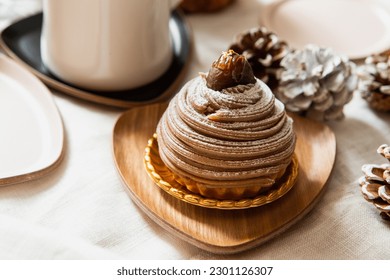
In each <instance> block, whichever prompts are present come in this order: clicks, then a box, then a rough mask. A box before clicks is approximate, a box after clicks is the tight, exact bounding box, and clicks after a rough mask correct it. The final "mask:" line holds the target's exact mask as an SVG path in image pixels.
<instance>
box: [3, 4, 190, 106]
mask: <svg viewBox="0 0 390 280" xmlns="http://www.w3.org/2000/svg"><path fill="white" fill-rule="evenodd" d="M41 29H42V13H39V14H37V15H33V16H30V17H27V18H24V19H22V20H20V21H18V22H15V23H13V24H11V25H10V26H8V27H7V28H6V29H4V30H3V31H2V32H1V34H0V48H1V49H3V50H4V52H5V53H6V54H7V55H8V56H10V57H11V58H13V59H14V60H15V61H17V62H18V63H20V64H21V65H23V66H24V67H26V68H27V69H28V70H29V71H30V72H32V73H33V74H34V75H36V76H37V77H38V78H40V79H41V80H42V81H43V82H44V83H45V84H46V85H48V86H49V87H51V88H53V89H56V90H58V91H60V92H62V93H65V94H68V95H71V96H74V97H77V98H80V99H83V100H87V101H91V102H94V103H99V104H103V105H109V106H115V107H123V108H131V107H135V106H144V105H147V104H152V103H156V102H161V101H163V100H167V99H169V98H170V97H171V95H172V94H174V93H175V92H176V91H177V87H178V86H180V83H181V81H182V78H183V77H184V74H185V72H186V70H187V68H188V62H189V60H190V57H191V51H192V32H191V29H190V27H189V25H188V24H187V21H186V18H185V16H184V15H183V14H182V12H181V11H180V10H174V11H173V12H172V14H171V19H170V24H169V29H170V32H171V35H172V41H173V60H172V63H171V65H170V67H169V68H168V70H167V71H166V72H165V73H164V74H163V75H162V76H161V77H160V78H158V79H157V80H155V81H153V82H151V83H149V84H147V85H144V86H141V87H138V88H135V89H131V90H123V91H113V92H109V91H107V92H106V91H101V92H98V91H90V90H84V89H81V88H78V87H75V86H73V85H71V84H68V83H66V82H64V81H62V80H60V79H58V78H57V77H55V76H54V75H52V74H51V73H50V72H49V70H48V69H47V68H46V67H45V66H44V64H43V62H42V59H41V51H40V48H41V47H40V37H41Z"/></svg>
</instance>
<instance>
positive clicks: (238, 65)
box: [206, 50, 256, 91]
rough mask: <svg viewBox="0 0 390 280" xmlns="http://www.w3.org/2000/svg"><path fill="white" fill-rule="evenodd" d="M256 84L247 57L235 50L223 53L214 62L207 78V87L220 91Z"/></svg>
mask: <svg viewBox="0 0 390 280" xmlns="http://www.w3.org/2000/svg"><path fill="white" fill-rule="evenodd" d="M255 82H256V79H255V76H254V75H253V71H252V67H251V66H250V64H249V62H248V61H247V60H246V58H245V56H243V55H240V54H238V53H236V52H235V51H233V50H229V51H227V52H223V53H222V55H221V56H220V57H219V58H218V60H216V61H214V62H213V64H212V65H211V68H210V70H209V73H208V75H207V77H206V83H207V87H209V88H210V89H213V90H218V91H220V90H222V89H225V88H229V87H234V86H237V85H246V84H253V83H255Z"/></svg>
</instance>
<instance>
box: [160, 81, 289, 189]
mask: <svg viewBox="0 0 390 280" xmlns="http://www.w3.org/2000/svg"><path fill="white" fill-rule="evenodd" d="M157 137H158V143H159V153H160V157H161V159H162V161H163V162H164V164H165V165H166V166H167V167H168V168H169V169H170V170H171V171H172V172H173V173H174V174H176V175H178V176H179V177H182V178H184V179H190V180H192V181H194V182H196V183H198V184H200V185H203V186H206V187H209V188H217V187H218V188H219V187H226V188H229V187H237V186H239V187H251V186H254V185H260V186H263V187H270V186H272V185H273V184H274V183H275V180H277V179H278V178H279V177H281V176H282V175H283V173H284V171H285V169H286V167H287V166H288V164H289V163H290V161H291V158H292V154H293V152H294V148H295V134H294V132H293V128H292V120H291V119H290V118H289V117H288V116H287V115H286V113H285V110H284V105H283V104H282V103H281V102H280V101H278V100H277V99H275V97H274V95H273V94H272V92H271V91H270V90H269V88H268V87H267V86H266V85H265V84H264V83H263V82H261V81H260V80H257V79H256V82H255V83H254V84H247V85H238V86H235V87H231V88H227V89H223V90H221V91H215V90H212V89H210V88H208V87H207V86H206V83H205V80H204V78H202V77H198V78H195V79H193V80H191V81H189V82H188V83H187V84H186V85H185V86H184V87H183V88H182V89H181V91H180V92H179V93H178V94H177V95H176V96H175V97H174V98H173V99H172V101H171V102H170V104H169V107H168V108H167V110H166V112H165V113H164V115H163V116H162V118H161V120H160V122H159V124H158V127H157Z"/></svg>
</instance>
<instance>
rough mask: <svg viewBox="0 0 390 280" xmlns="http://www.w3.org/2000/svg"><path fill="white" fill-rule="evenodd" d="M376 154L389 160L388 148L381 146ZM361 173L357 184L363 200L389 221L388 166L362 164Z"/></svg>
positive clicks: (389, 176) (389, 191)
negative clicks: (361, 175) (362, 174)
mask: <svg viewBox="0 0 390 280" xmlns="http://www.w3.org/2000/svg"><path fill="white" fill-rule="evenodd" d="M377 153H378V154H380V155H382V156H383V157H385V158H386V159H387V160H389V158H390V147H389V146H388V145H381V146H380V147H379V148H378V149H377ZM389 161H390V160H389ZM362 171H363V173H364V176H363V177H361V178H360V179H359V184H360V191H361V193H362V195H363V198H364V199H365V200H367V201H368V202H371V203H372V204H373V205H374V206H375V207H376V208H377V209H378V210H379V211H380V215H381V217H382V218H383V219H386V220H390V183H389V181H390V180H389V179H390V164H382V165H376V164H364V165H363V166H362Z"/></svg>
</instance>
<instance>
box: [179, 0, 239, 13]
mask: <svg viewBox="0 0 390 280" xmlns="http://www.w3.org/2000/svg"><path fill="white" fill-rule="evenodd" d="M233 2H234V0H182V1H181V3H180V8H181V9H182V10H183V11H184V12H186V13H213V12H217V11H219V10H222V9H223V8H225V7H227V6H229V5H230V4H231V3H233Z"/></svg>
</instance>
